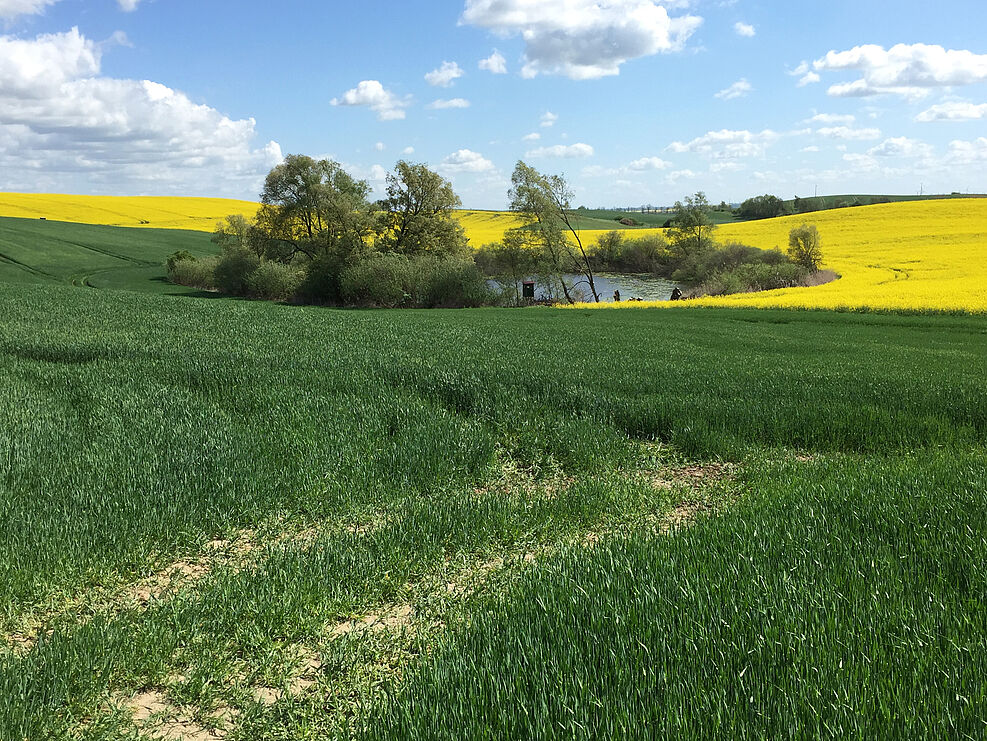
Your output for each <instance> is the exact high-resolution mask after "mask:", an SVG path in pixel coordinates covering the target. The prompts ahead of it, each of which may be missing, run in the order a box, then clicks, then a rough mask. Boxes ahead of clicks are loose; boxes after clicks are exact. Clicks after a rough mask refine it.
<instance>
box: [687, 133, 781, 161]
mask: <svg viewBox="0 0 987 741" xmlns="http://www.w3.org/2000/svg"><path fill="white" fill-rule="evenodd" d="M778 137H779V134H777V133H776V132H774V131H771V130H770V129H765V130H764V131H761V132H759V133H758V132H752V131H731V130H730V129H722V130H721V131H710V132H708V133H706V134H704V135H703V136H700V137H697V138H695V139H693V140H692V141H690V142H672V143H671V144H669V145H668V150H669V151H671V152H678V153H680V154H685V153H687V152H691V153H694V154H700V155H703V156H704V157H710V158H713V159H740V158H744V157H762V156H764V153H765V151H766V150H767V147H768V145H770V144H771V143H772V142H774V141H776V140H777V139H778Z"/></svg>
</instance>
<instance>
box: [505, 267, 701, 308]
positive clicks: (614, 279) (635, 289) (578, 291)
mask: <svg viewBox="0 0 987 741" xmlns="http://www.w3.org/2000/svg"><path fill="white" fill-rule="evenodd" d="M527 280H532V281H534V282H535V299H537V300H564V296H563V293H562V289H561V288H560V287H559V286H557V285H552V283H551V281H550V280H547V279H545V278H538V277H537V276H531V277H530V278H528V279H527ZM565 280H566V284H567V285H568V286H570V287H571V288H570V291H569V293H570V295H572V297H573V298H574V299H576V300H579V301H592V300H593V294H592V293H591V292H590V290H589V284H588V283H587V281H586V277H585V276H583V275H566V276H565ZM593 280H594V283H596V292H597V293H599V294H600V300H601V301H613V300H614V292H615V291H620V300H621V301H630V300H631V299H642V300H644V301H668V300H669V299H670V298H671V295H672V291H673V290H674V289H675V288H681V286H679V284H677V283H673V282H672V281H670V280H665V279H664V278H658V277H655V276H654V275H651V274H650V273H596V274H595V275H594V276H593ZM490 286H491V288H494V289H495V290H503V291H505V292H507V293H509V294H514V293H515V291H516V293H517V296H518V297H520V296H521V282H520V281H518V283H517V285H515V283H514V281H513V280H510V279H504V278H501V279H500V280H491V281H490Z"/></svg>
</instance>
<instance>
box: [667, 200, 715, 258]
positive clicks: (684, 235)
mask: <svg viewBox="0 0 987 741" xmlns="http://www.w3.org/2000/svg"><path fill="white" fill-rule="evenodd" d="M710 211H711V207H710V205H709V201H708V200H706V194H705V193H702V192H699V193H696V194H695V195H694V196H686V198H685V201H676V202H675V216H674V217H673V218H672V221H671V228H670V229H669V232H668V237H669V240H670V242H671V249H672V252H673V253H674V254H675V255H676V256H677V257H678V258H680V259H682V258H687V257H698V256H700V255H702V253H704V252H708V251H709V250H710V249H712V247H713V232H714V231H715V230H716V225H715V224H714V223H713V221H712V219H711V218H710V215H709V213H710Z"/></svg>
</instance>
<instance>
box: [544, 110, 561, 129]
mask: <svg viewBox="0 0 987 741" xmlns="http://www.w3.org/2000/svg"><path fill="white" fill-rule="evenodd" d="M558 120H559V117H558V116H557V115H555V114H554V113H552V112H551V111H549V112H548V113H546V114H545V115H544V116H542V117H541V127H542V128H543V129H548V128H551V127H552V126H555V122H556V121H558Z"/></svg>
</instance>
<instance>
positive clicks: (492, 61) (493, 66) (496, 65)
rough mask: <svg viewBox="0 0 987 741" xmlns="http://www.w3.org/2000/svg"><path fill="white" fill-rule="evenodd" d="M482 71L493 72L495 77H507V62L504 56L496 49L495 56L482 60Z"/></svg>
mask: <svg viewBox="0 0 987 741" xmlns="http://www.w3.org/2000/svg"><path fill="white" fill-rule="evenodd" d="M480 69H482V70H486V71H487V72H491V73H493V74H495V75H506V74H507V60H506V59H504V55H503V54H501V53H500V52H499V51H497V50H496V49H494V52H493V54H491V55H490V56H489V57H487V58H486V59H481V60H480Z"/></svg>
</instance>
